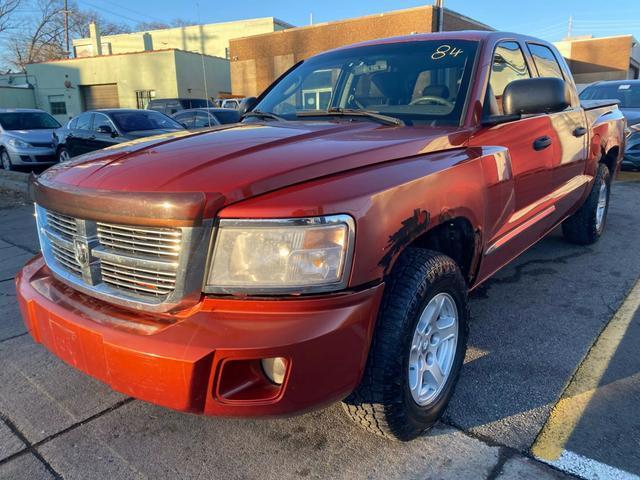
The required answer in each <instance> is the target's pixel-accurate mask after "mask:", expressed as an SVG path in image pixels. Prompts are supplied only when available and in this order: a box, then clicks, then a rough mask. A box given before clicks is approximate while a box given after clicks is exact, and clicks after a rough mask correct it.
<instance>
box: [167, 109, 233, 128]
mask: <svg viewBox="0 0 640 480" xmlns="http://www.w3.org/2000/svg"><path fill="white" fill-rule="evenodd" d="M173 118H174V119H175V120H176V121H178V122H180V124H182V125H183V126H184V127H185V128H187V129H189V130H191V129H196V128H203V127H209V126H213V125H222V124H225V123H238V122H239V121H240V112H239V111H238V110H232V109H230V108H193V109H191V110H184V111H182V112H178V113H176V114H175V115H173Z"/></svg>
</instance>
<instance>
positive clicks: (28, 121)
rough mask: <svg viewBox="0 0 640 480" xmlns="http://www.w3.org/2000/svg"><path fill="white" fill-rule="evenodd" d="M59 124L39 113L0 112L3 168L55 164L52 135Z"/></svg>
mask: <svg viewBox="0 0 640 480" xmlns="http://www.w3.org/2000/svg"><path fill="white" fill-rule="evenodd" d="M56 128H60V124H59V123H58V121H57V120H56V119H55V118H53V117H52V116H51V115H49V114H48V113H46V112H43V111H42V110H32V109H23V108H21V109H4V108H3V109H0V160H1V161H2V168H3V169H5V170H13V169H14V168H15V167H27V166H31V167H33V166H36V164H37V165H47V164H51V163H55V162H56V161H57V158H56V154H55V150H54V148H53V138H52V133H53V130H54V129H56Z"/></svg>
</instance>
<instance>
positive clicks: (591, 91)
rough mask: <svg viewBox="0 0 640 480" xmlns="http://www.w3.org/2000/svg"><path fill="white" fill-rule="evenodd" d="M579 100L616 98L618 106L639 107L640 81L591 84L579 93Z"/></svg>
mask: <svg viewBox="0 0 640 480" xmlns="http://www.w3.org/2000/svg"><path fill="white" fill-rule="evenodd" d="M580 99H581V100H618V101H619V102H620V104H619V105H620V108H640V82H629V83H618V82H616V83H609V84H606V83H605V84H600V85H592V86H591V87H587V88H585V89H584V90H583V91H582V93H581V94H580Z"/></svg>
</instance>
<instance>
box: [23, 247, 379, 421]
mask: <svg viewBox="0 0 640 480" xmlns="http://www.w3.org/2000/svg"><path fill="white" fill-rule="evenodd" d="M16 287H17V293H18V300H19V304H20V309H21V312H22V316H23V319H24V322H25V324H26V326H27V329H28V330H29V333H30V334H31V336H32V337H33V339H34V340H35V341H36V342H39V343H42V344H43V345H44V346H45V347H46V348H47V349H49V350H50V351H51V352H53V353H54V354H55V355H56V356H58V357H60V358H61V359H62V360H64V361H65V362H66V363H68V364H70V365H71V366H73V367H75V368H77V369H79V370H81V371H83V372H85V373H86V374H88V375H90V376H92V377H95V378H97V379H98V380H100V381H102V382H104V383H106V384H108V385H110V386H111V387H112V388H113V389H114V390H117V391H119V392H122V393H123V394H125V395H129V396H132V397H135V398H139V399H141V400H146V401H149V402H152V403H155V404H158V405H162V406H165V407H168V408H172V409H175V410H181V411H188V412H194V413H204V414H207V415H232V416H256V415H282V414H289V413H294V412H301V411H304V410H308V409H311V408H314V407H319V406H322V405H325V404H328V403H331V402H334V401H337V400H340V399H342V398H344V397H345V396H346V395H348V394H349V393H350V392H351V391H352V390H353V389H354V388H355V387H356V386H357V385H358V383H359V381H360V378H361V375H362V372H363V370H364V367H365V363H366V360H367V355H368V351H369V345H370V341H371V336H372V333H373V329H374V326H375V319H376V315H377V311H378V307H379V304H380V299H381V296H382V291H383V288H384V286H383V285H382V284H380V285H376V286H373V287H370V288H368V289H365V290H361V291H358V292H351V293H344V294H334V295H324V296H319V297H314V298H297V299H286V300H285V299H281V300H277V299H262V300H255V299H226V298H225V299H221V298H206V297H205V298H203V300H202V301H201V302H200V303H199V304H198V305H196V306H195V307H193V308H191V309H189V310H188V311H183V312H180V313H177V314H174V315H166V314H163V315H157V316H152V315H145V314H141V313H137V312H132V311H129V310H124V309H120V308H118V307H114V306H112V305H110V304H107V303H104V302H101V301H98V300H96V299H93V298H91V297H88V296H86V295H83V294H81V293H79V292H76V291H75V290H73V289H71V288H70V287H68V286H66V285H65V284H63V283H61V282H59V281H58V280H56V279H55V278H53V277H52V275H51V273H50V271H49V270H48V268H47V267H46V265H45V264H44V261H43V260H42V257H41V256H37V257H35V258H34V259H33V260H31V261H30V262H29V263H28V264H27V265H26V266H25V267H24V268H23V270H22V272H21V273H20V274H19V275H18V276H17V278H16ZM273 357H283V358H284V359H285V360H286V365H287V367H286V374H285V378H284V381H283V383H282V384H281V385H276V384H274V383H271V382H270V381H269V380H268V378H267V377H266V375H265V374H264V372H263V370H262V368H261V359H264V358H273Z"/></svg>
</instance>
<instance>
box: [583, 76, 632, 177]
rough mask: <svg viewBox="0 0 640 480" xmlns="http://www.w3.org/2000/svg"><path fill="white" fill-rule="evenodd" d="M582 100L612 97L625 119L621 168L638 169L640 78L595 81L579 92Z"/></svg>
mask: <svg viewBox="0 0 640 480" xmlns="http://www.w3.org/2000/svg"><path fill="white" fill-rule="evenodd" d="M580 98H581V99H583V100H603V99H613V100H617V101H618V102H620V103H619V104H618V108H620V111H621V112H622V114H623V115H624V117H625V118H626V119H627V130H626V134H627V139H626V142H627V143H626V148H625V151H624V159H623V160H622V168H628V169H640V80H618V81H611V82H597V83H594V84H592V85H589V86H588V87H587V88H585V89H584V90H583V91H582V93H580Z"/></svg>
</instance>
